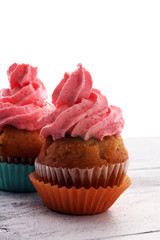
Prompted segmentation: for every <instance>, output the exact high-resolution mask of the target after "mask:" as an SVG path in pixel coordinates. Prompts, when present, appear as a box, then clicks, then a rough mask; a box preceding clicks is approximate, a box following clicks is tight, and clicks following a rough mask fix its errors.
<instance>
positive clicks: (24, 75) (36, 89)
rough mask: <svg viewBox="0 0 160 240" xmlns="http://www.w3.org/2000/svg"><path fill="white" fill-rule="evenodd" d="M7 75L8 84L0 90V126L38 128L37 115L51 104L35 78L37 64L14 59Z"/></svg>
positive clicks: (45, 91) (42, 86)
mask: <svg viewBox="0 0 160 240" xmlns="http://www.w3.org/2000/svg"><path fill="white" fill-rule="evenodd" d="M7 75H8V80H9V83H10V88H5V89H2V90H0V130H1V129H2V128H3V126H4V125H7V124H10V125H12V126H15V127H16V128H19V129H26V130H30V131H32V130H37V129H40V128H41V127H42V125H41V124H40V122H39V119H40V118H41V117H42V116H43V115H46V114H48V113H49V112H50V111H51V109H53V107H51V105H50V104H49V103H47V102H46V101H45V100H46V99H47V90H46V88H45V86H44V84H43V83H42V82H41V81H40V80H39V79H38V78H37V67H32V66H31V65H29V64H17V63H14V64H12V65H11V66H10V67H9V69H8V71H7Z"/></svg>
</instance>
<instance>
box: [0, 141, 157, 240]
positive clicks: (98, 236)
mask: <svg viewBox="0 0 160 240" xmlns="http://www.w3.org/2000/svg"><path fill="white" fill-rule="evenodd" d="M125 143H126V145H127V148H128V151H129V153H130V158H131V164H130V167H129V170H128V175H129V176H130V178H131V179H132V185H131V187H130V188H129V189H127V190H126V192H125V193H124V194H122V196H121V197H120V198H119V199H118V200H117V202H116V203H115V204H114V205H113V206H112V207H111V208H110V209H109V210H108V211H106V212H105V213H102V214H97V215H93V216H71V215H65V214H59V213H56V212H53V211H51V210H49V209H47V208H46V207H45V206H44V204H43V203H42V201H41V199H40V197H39V196H38V194H37V193H28V194H16V193H7V192H3V191H1V192H0V239H2V240H3V239H13V240H14V239H16V240H17V239H38V240H39V239H40V240H41V239H47V240H48V239H49V240H50V239H56V240H61V239H64V240H65V239H66V240H68V239H69V240H72V239H74V240H75V239H78V240H91V239H92V240H105V239H117V240H121V239H124V240H125V239H129V240H130V239H131V240H134V239H138V240H139V239H140V240H141V239H142V240H144V239H155V240H156V239H160V164H159V162H160V138H149V139H148V138H144V139H126V140H125ZM132 162H133V163H132Z"/></svg>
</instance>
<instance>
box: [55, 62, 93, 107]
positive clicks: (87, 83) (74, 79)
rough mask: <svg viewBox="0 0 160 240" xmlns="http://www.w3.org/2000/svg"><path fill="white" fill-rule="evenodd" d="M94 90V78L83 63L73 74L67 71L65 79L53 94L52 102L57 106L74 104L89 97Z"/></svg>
mask: <svg viewBox="0 0 160 240" xmlns="http://www.w3.org/2000/svg"><path fill="white" fill-rule="evenodd" d="M91 90H92V78H91V75H90V73H89V72H87V71H86V70H85V69H84V68H83V67H82V64H78V68H77V69H76V70H75V71H74V72H73V73H71V74H69V73H65V74H64V77H63V79H62V80H61V82H60V83H59V84H58V86H57V87H56V88H55V90H54V91H53V94H52V103H54V105H55V106H56V107H60V106H62V105H64V104H66V105H68V106H72V105H73V104H75V103H77V102H80V101H81V100H82V99H83V98H86V99H87V98H88V97H89V95H90V93H91Z"/></svg>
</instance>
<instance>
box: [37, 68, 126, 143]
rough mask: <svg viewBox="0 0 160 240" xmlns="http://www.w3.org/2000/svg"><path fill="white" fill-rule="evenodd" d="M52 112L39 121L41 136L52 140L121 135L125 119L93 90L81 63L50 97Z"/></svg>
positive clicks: (66, 74)
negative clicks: (70, 137)
mask: <svg viewBox="0 0 160 240" xmlns="http://www.w3.org/2000/svg"><path fill="white" fill-rule="evenodd" d="M52 102H53V104H54V105H55V107H56V108H55V110H54V111H53V112H52V113H51V114H49V115H48V116H45V117H44V118H42V119H41V121H42V124H43V126H44V127H43V128H42V130H41V135H42V136H43V137H44V138H47V137H48V136H49V135H51V136H52V138H53V140H56V139H59V138H63V137H65V134H66V133H69V134H70V135H71V136H72V137H76V136H80V137H82V138H83V139H84V140H88V139H89V138H90V137H95V138H98V139H100V140H102V139H103V137H104V136H110V135H116V134H120V133H121V131H122V129H123V126H124V119H123V115H122V111H121V109H120V108H118V107H116V106H109V105H108V101H107V98H106V97H105V96H104V95H102V94H101V92H100V91H99V90H97V89H94V88H92V77H91V75H90V73H89V72H88V71H86V70H85V69H84V68H83V67H82V65H81V64H78V68H77V69H76V71H74V72H73V73H71V74H69V73H65V74H64V77H63V79H62V80H61V82H60V83H59V85H58V86H57V87H56V88H55V90H54V91H53V94H52Z"/></svg>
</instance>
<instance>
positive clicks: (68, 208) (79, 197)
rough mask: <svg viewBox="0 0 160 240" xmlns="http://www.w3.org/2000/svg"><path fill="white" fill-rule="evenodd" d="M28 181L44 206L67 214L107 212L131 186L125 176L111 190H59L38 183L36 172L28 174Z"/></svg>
mask: <svg viewBox="0 0 160 240" xmlns="http://www.w3.org/2000/svg"><path fill="white" fill-rule="evenodd" d="M29 177H30V180H31V181H32V183H33V185H34V186H35V188H36V189H37V192H38V193H39V195H40V197H41V199H42V200H43V202H44V204H45V205H46V206H47V207H48V208H50V209H52V210H54V211H58V212H63V213H68V214H78V215H86V214H96V213H101V212H104V211H105V210H107V209H108V208H110V207H111V206H112V204H113V203H114V202H115V201H116V200H117V198H118V197H119V196H120V195H121V194H122V193H123V192H124V191H125V190H126V189H127V188H128V187H129V186H130V185H131V180H130V178H129V177H128V176H127V175H125V177H124V179H123V182H122V184H121V185H120V186H119V187H118V186H114V187H113V188H111V187H107V188H103V187H99V188H98V189H95V188H93V187H91V188H89V189H86V188H84V187H81V188H79V189H77V188H75V187H72V188H70V189H68V188H66V187H61V188H59V187H58V185H54V186H52V185H51V184H50V183H44V182H43V181H40V180H39V178H38V175H37V174H36V172H34V173H32V174H30V176H29Z"/></svg>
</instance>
